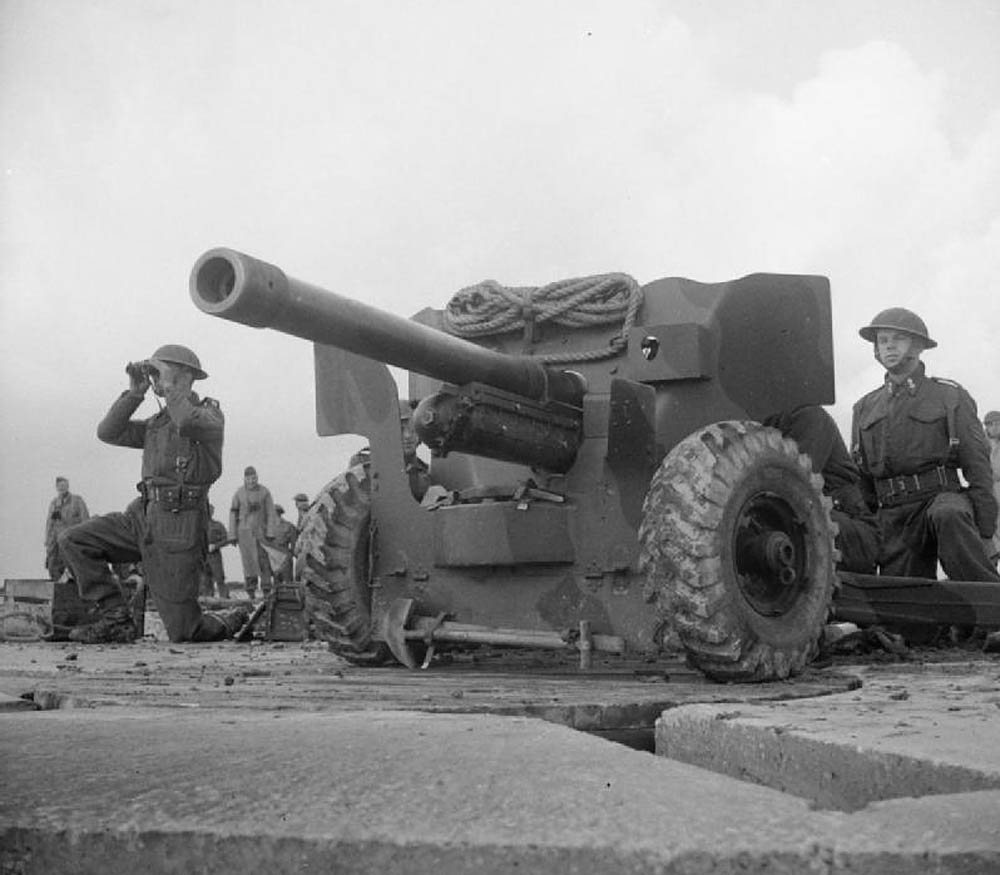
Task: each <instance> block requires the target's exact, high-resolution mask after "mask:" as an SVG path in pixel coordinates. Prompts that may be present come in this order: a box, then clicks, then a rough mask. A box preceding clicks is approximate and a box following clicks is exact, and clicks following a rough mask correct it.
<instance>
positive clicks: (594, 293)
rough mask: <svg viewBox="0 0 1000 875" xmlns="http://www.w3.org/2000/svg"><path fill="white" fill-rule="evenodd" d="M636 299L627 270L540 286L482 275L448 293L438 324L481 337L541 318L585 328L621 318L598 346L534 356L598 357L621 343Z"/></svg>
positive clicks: (614, 350)
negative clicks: (508, 283)
mask: <svg viewBox="0 0 1000 875" xmlns="http://www.w3.org/2000/svg"><path fill="white" fill-rule="evenodd" d="M641 304H642V290H641V289H640V288H639V283H638V282H636V280H635V279H634V278H633V277H631V276H629V275H628V274H627V273H605V274H598V275H597V276H588V277H578V278H575V279H567V280H559V281H558V282H554V283H549V284H548V285H547V286H541V287H537V286H520V287H514V286H502V285H500V283H498V282H497V281H496V280H483V282H481V283H477V284H476V285H474V286H468V287H467V288H464V289H461V290H459V291H457V292H456V293H455V294H454V295H453V296H452V299H451V300H450V301H449V302H448V306H447V307H446V308H445V311H444V327H445V330H446V331H448V332H449V333H450V334H455V335H457V336H458V337H482V336H484V335H487V334H504V333H506V332H509V331H517V330H524V329H525V328H528V329H529V330H530V329H531V328H532V327H533V326H535V325H541V324H543V323H545V322H555V323H556V324H558V325H565V326H567V327H570V328H590V327H593V326H595V325H607V324H608V323H611V322H617V321H619V320H621V323H622V327H621V331H619V332H618V334H616V335H615V336H614V337H612V338H611V340H610V341H609V343H608V345H607V346H606V347H605V348H603V349H592V350H584V351H580V352H560V353H548V354H546V355H539V356H536V358H537V360H538V361H544V362H579V361H599V360H600V359H604V358H609V357H611V356H614V355H618V354H619V353H620V352H621V351H622V350H624V349H625V347H626V345H627V344H628V332H629V329H630V328H631V327H632V325H633V324H634V323H635V317H636V313H638V311H639V306H640V305H641Z"/></svg>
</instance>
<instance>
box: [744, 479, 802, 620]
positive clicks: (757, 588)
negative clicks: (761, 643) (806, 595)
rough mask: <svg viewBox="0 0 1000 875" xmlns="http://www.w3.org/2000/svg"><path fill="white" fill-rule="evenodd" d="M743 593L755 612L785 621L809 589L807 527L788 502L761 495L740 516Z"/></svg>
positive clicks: (750, 501)
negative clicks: (803, 588)
mask: <svg viewBox="0 0 1000 875" xmlns="http://www.w3.org/2000/svg"><path fill="white" fill-rule="evenodd" d="M734 541H735V543H734V547H735V550H734V556H735V562H736V573H737V577H738V580H739V585H740V590H741V592H742V593H743V596H744V597H745V598H746V600H747V602H748V603H749V604H750V605H751V606H752V607H753V609H754V610H755V611H757V612H758V613H760V614H762V615H764V616H780V615H781V614H783V613H785V612H786V611H788V610H789V608H791V606H792V605H793V604H794V603H795V600H796V598H797V597H798V595H799V593H800V592H801V591H802V587H803V585H804V583H805V575H804V572H805V559H806V543H805V535H804V527H803V526H802V525H801V523H800V522H799V520H798V519H797V517H796V514H795V512H794V510H793V508H792V507H791V506H790V505H789V504H788V502H787V501H785V500H784V499H782V498H781V497H779V496H777V495H773V494H761V495H755V496H754V497H752V498H751V499H750V500H749V501H747V502H746V504H745V505H744V506H743V508H742V509H741V510H740V515H739V518H738V520H737V525H736V529H735V538H734Z"/></svg>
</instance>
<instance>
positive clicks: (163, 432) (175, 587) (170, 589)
mask: <svg viewBox="0 0 1000 875" xmlns="http://www.w3.org/2000/svg"><path fill="white" fill-rule="evenodd" d="M125 370H126V373H127V374H128V377H129V387H128V389H126V390H125V391H124V392H123V393H122V394H121V395H120V396H119V397H118V399H117V400H116V401H115V402H114V403H113V404H112V405H111V409H110V410H109V411H108V412H107V414H106V415H105V417H104V419H103V420H101V423H100V425H98V427H97V436H98V438H99V439H100V440H102V441H104V442H105V443H108V444H112V445H114V446H119V447H133V448H135V449H141V450H142V481H141V482H140V483H139V484H138V487H139V491H140V497H139V498H137V499H135V500H134V501H133V502H132V503H131V504H130V505H129V506H128V507H127V508H126V509H125V512H124V513H111V514H106V515H104V516H100V517H92V518H91V519H90V520H88V521H87V522H85V523H81V524H80V525H78V526H74V527H73V528H71V529H68V530H67V531H65V532H63V533H62V535H61V536H60V538H59V546H60V548H61V549H62V550H63V552H64V554H65V556H66V561H67V564H68V565H69V566H70V569H71V570H72V572H73V576H74V578H75V579H76V582H77V586H78V588H79V590H80V596H81V598H82V599H83V600H84V601H86V602H90V603H92V604H94V605H95V606H96V608H97V614H98V616H97V619H96V620H95V622H93V623H90V624H89V625H86V626H79V627H77V628H76V629H73V630H72V631H71V632H70V639H71V640H73V641H78V642H80V643H83V644H97V643H105V642H130V641H132V640H133V639H134V637H135V634H136V630H135V627H134V625H133V623H132V618H131V615H130V612H129V610H128V608H127V606H126V605H125V603H124V600H123V596H122V591H121V589H120V588H119V586H118V584H117V583H116V581H115V579H114V578H113V576H112V575H111V572H110V570H109V568H108V564H109V563H112V564H117V563H122V562H140V561H141V562H142V568H143V574H144V579H145V582H146V585H147V587H148V590H149V592H150V593H152V596H153V599H154V600H155V602H156V607H157V610H158V611H159V613H160V618H161V619H162V621H163V625H164V627H165V628H166V630H167V634H168V636H169V637H170V640H171V641H176V642H179V641H216V640H219V639H222V638H228V637H231V636H232V635H234V634H235V633H236V631H238V630H239V628H240V627H241V626H242V625H243V623H244V622H245V620H246V611H245V610H243V609H242V608H237V609H235V610H232V611H226V612H219V613H202V611H201V608H200V606H199V605H198V584H199V577H200V572H201V569H202V567H203V565H204V562H205V557H206V555H207V547H208V545H207V532H208V521H209V511H208V507H209V504H208V489H209V487H210V486H211V485H212V483H214V482H215V481H216V480H217V479H218V478H219V475H220V474H221V473H222V440H223V431H224V426H225V422H224V419H223V416H222V411H221V410H220V409H219V405H218V402H216V401H213V400H212V399H211V398H203V399H202V398H199V397H198V396H197V394H195V393H194V392H193V391H192V389H191V385H192V383H193V382H194V381H195V380H204V379H205V378H206V377H207V376H208V374H206V373H205V371H203V370H202V368H201V362H200V361H199V360H198V357H197V356H196V355H195V354H194V353H193V352H192V351H191V350H190V349H188V348H187V347H185V346H180V345H178V344H168V345H166V346H161V347H160V348H159V349H157V350H156V352H154V353H153V355H152V356H150V358H148V359H146V360H145V361H142V362H137V363H136V362H130V363H129V364H128V365H127V366H126V368H125ZM150 388H152V389H153V392H154V394H155V395H156V396H158V397H159V398H162V399H163V405H161V407H160V410H159V412H158V413H156V414H154V415H153V416H151V417H149V418H147V419H133V418H132V414H133V413H135V411H136V410H137V409H138V408H139V405H140V404H142V402H143V399H144V398H145V397H146V393H147V392H148V391H149V389H150Z"/></svg>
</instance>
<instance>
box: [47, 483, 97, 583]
mask: <svg viewBox="0 0 1000 875" xmlns="http://www.w3.org/2000/svg"><path fill="white" fill-rule="evenodd" d="M88 519H90V512H89V511H88V510H87V503H86V502H85V501H84V500H83V499H82V498H81V497H80V496H79V495H74V494H73V493H72V492H70V491H69V480H67V479H66V478H65V477H56V497H55V498H53V499H52V501H50V502H49V512H48V514H47V515H46V517H45V568H46V570H47V571H48V572H49V579H50V580H59V578H60V577H62V575H63V572H64V571H65V570H66V562H65V560H64V559H63V557H62V553H60V552H59V542H58V538H59V534H60V533H61V532H62V531H63V530H64V529H68V528H69V527H70V526H75V525H77V523H82V522H85V521H86V520H88Z"/></svg>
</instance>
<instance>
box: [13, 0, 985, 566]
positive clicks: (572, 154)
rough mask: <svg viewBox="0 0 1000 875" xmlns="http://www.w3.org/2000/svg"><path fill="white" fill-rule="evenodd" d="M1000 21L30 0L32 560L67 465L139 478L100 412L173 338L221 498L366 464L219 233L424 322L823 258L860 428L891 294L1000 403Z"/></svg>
mask: <svg viewBox="0 0 1000 875" xmlns="http://www.w3.org/2000/svg"><path fill="white" fill-rule="evenodd" d="M998 45H1000V3H997V2H996V0H940V2H938V0H878V2H870V0H864V2H854V0H839V2H838V0H817V2H809V0H797V2H793V0H785V2H781V0H771V2H766V0H759V2H739V0H715V2H713V0H664V2H628V0H615V2H588V0H561V2H512V0H505V2H503V3H498V2H496V0H488V2H477V0H455V2H452V0H445V2H442V0H428V2H423V3H417V2H411V3H403V2H380V0H363V2H361V0H359V2H346V0H316V2H297V0H284V2H281V3H278V2H275V0H257V2H236V0H230V2H222V0H216V2H204V0H200V2H193V0H191V2H186V0H185V2H182V0H158V2H153V0H103V2H99V0H0V167H2V176H0V306H2V311H0V316H2V325H0V357H2V363H0V403H2V424H0V442H2V443H0V446H2V451H0V488H2V500H0V571H2V574H3V577H6V578H13V577H43V576H44V574H45V572H44V567H43V549H42V541H43V527H44V517H45V510H46V507H47V503H48V501H49V499H50V498H51V497H52V495H53V494H54V486H53V479H54V477H55V475H56V474H65V475H66V476H68V477H69V478H70V481H71V486H72V490H73V491H74V492H78V493H80V494H82V495H83V496H84V497H85V499H86V500H87V502H88V504H89V506H90V509H91V511H92V512H96V513H104V512H108V511H112V510H121V509H123V508H124V506H125V505H126V504H127V502H128V501H129V500H130V499H131V498H132V497H133V496H134V494H135V492H134V483H135V481H136V479H137V478H138V476H139V465H140V454H139V453H138V452H136V451H131V450H124V449H119V448H114V447H108V446H105V445H103V444H101V443H99V442H98V441H97V438H96V435H95V429H96V425H97V422H98V421H99V420H100V418H101V417H102V416H103V414H104V412H105V410H106V408H107V407H108V405H109V404H110V403H111V401H112V400H113V399H114V398H115V396H116V395H117V394H118V393H119V392H120V391H121V389H123V388H124V387H125V374H124V365H125V362H126V361H128V360H130V359H138V358H143V357H146V356H148V355H149V354H150V353H151V352H152V351H153V350H154V349H155V348H156V347H158V346H160V345H161V344H163V343H183V344H186V345H188V346H191V347H193V348H194V349H195V350H196V351H197V352H198V353H199V355H200V356H201V359H202V363H203V365H204V367H205V369H206V370H207V371H208V372H209V374H210V379H209V380H208V381H207V382H206V383H202V384H198V385H197V386H196V388H198V389H199V390H201V391H202V392H203V393H204V394H208V395H210V396H212V397H214V398H217V399H219V401H220V402H221V404H222V407H223V410H224V412H225V414H226V418H227V433H226V447H225V465H226V470H225V472H224V473H223V476H222V479H221V480H220V481H219V482H218V484H217V486H216V487H215V489H214V492H213V495H214V501H215V503H216V505H217V508H218V511H217V516H220V518H223V519H224V518H225V512H226V510H227V508H228V505H229V499H230V496H231V495H232V492H233V491H234V490H235V489H236V488H237V487H238V486H239V485H240V484H241V482H242V470H243V467H244V466H245V465H247V464H251V463H252V464H255V465H256V466H257V469H258V471H259V473H260V479H261V482H262V483H264V484H265V485H266V486H268V487H269V488H270V489H271V491H272V492H273V494H274V495H275V498H276V499H277V500H278V501H279V502H281V503H283V504H284V505H285V506H286V507H288V508H289V511H290V515H291V513H292V508H291V496H292V495H293V494H294V493H295V492H297V491H299V490H304V491H306V492H308V493H310V494H312V493H313V492H315V491H316V490H317V489H318V488H319V487H320V486H321V485H322V484H323V483H324V482H326V481H327V480H328V479H329V478H330V477H331V476H332V475H333V474H335V473H337V472H338V471H339V470H341V469H342V468H343V467H344V464H345V462H346V459H347V455H348V454H349V452H350V449H351V448H352V447H353V446H354V445H355V443H356V441H353V440H351V439H341V438H337V439H332V438H324V439H320V438H318V437H316V435H315V420H314V398H313V375H312V350H311V347H310V345H309V344H307V343H304V342H302V341H298V340H295V339H293V338H288V337H284V336H282V335H279V334H276V333H274V332H265V331H253V330H251V329H248V328H243V327H241V326H237V325H232V324H230V323H226V322H223V321H221V320H218V319H212V318H210V317H208V316H206V315H204V314H203V313H201V312H200V311H199V310H197V309H196V308H195V307H194V305H193V304H192V303H191V301H190V298H189V296H188V291H187V285H188V274H189V272H190V269H191V266H192V265H193V263H194V261H195V260H196V259H197V257H198V256H199V255H200V254H201V253H202V252H203V251H205V250H206V249H209V248H211V247H213V246H218V245H226V246H232V247H234V248H237V249H241V250H243V251H245V252H248V253H250V254H253V255H257V256H259V257H261V258H264V259H265V260H269V261H272V262H273V263H275V264H277V265H279V266H281V267H282V268H284V269H285V271H286V272H287V273H289V274H290V275H292V276H295V277H298V278H300V279H304V280H307V281H310V282H313V283H315V284H318V285H322V286H325V287H327V288H330V289H333V290H335V291H337V292H339V293H341V294H345V295H349V296H351V297H356V298H359V299H361V300H364V301H366V302H368V303H371V304H374V305H376V306H378V307H382V308H384V309H387V310H390V311H393V312H396V313H400V314H403V315H410V314H411V313H413V312H415V311H417V310H419V309H421V308H423V307H425V306H436V307H441V306H443V305H444V304H445V303H446V302H447V300H448V298H449V297H450V296H451V294H452V293H453V292H454V291H455V290H457V289H459V288H461V287H463V286H467V285H470V284H472V283H475V282H477V281H479V280H482V279H485V278H494V279H497V280H499V281H500V282H501V283H504V284H510V285H541V284H544V283H547V282H550V281H553V280H556V279H562V278H565V277H569V276H580V275H587V274H593V273H605V272H610V271H625V272H627V273H630V274H632V275H633V276H635V277H636V278H637V279H638V280H639V281H640V282H642V283H646V282H649V281H651V280H653V279H656V278H659V277H663V276H686V277H690V278H692V279H695V280H699V281H721V280H726V279H732V278H735V277H739V276H743V275H745V274H747V273H752V272H756V271H774V272H782V273H819V274H824V275H826V276H828V277H830V280H831V283H832V289H833V311H834V330H835V338H834V348H835V352H836V366H837V394H838V403H837V405H836V407H835V408H834V411H833V412H834V414H835V416H836V417H837V419H838V422H839V423H840V424H841V426H842V428H844V429H846V428H847V425H848V423H849V416H850V414H849V411H850V406H851V404H852V403H853V401H854V400H855V399H856V398H857V397H858V396H859V395H861V394H862V393H863V392H865V391H867V390H868V389H871V388H873V387H874V386H875V385H876V384H877V383H878V382H879V381H880V380H881V374H882V372H881V369H880V368H878V366H877V365H876V364H875V363H874V362H873V360H872V358H871V348H870V346H868V345H866V344H865V343H863V342H862V341H861V340H860V338H858V336H857V328H858V327H859V326H860V325H862V324H864V323H866V322H868V321H869V319H870V318H871V317H872V315H874V313H875V312H877V311H878V310H881V309H883V308H884V307H888V306H893V305H903V306H908V307H911V308H912V309H915V310H917V311H918V312H919V313H920V314H921V315H922V316H923V317H924V318H925V320H926V321H927V323H928V326H929V328H930V332H931V334H932V336H934V338H935V339H937V340H938V341H939V343H940V347H939V348H938V349H936V350H934V351H933V352H930V353H928V354H927V356H926V361H927V363H928V370H929V371H930V372H931V373H933V374H937V375H939V376H946V377H950V378H952V379H955V380H958V381H959V382H961V383H963V384H964V385H965V386H966V387H967V388H968V389H969V390H970V391H971V392H972V393H973V395H974V397H975V398H976V399H977V401H978V402H979V405H980V409H981V412H984V411H985V410H988V409H991V408H994V407H996V408H1000V385H998V382H997V377H998V375H1000V354H998V352H997V343H996V333H997V330H998V326H1000V304H998V303H997V289H996V278H997V277H998V276H1000V60H998V58H1000V52H998V50H997V46H998ZM142 410H143V412H145V413H147V414H150V415H151V414H152V413H153V412H154V411H155V405H154V404H153V402H152V401H151V400H150V401H147V402H146V405H145V406H144V407H143V408H142ZM237 562H238V560H237V559H236V556H235V554H228V555H227V571H228V575H229V576H230V577H231V578H232V577H238V576H239V569H238V567H237Z"/></svg>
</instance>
